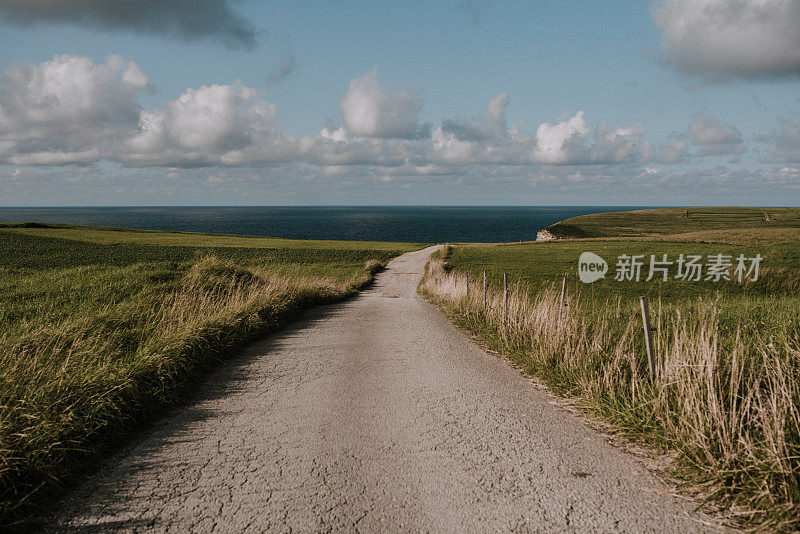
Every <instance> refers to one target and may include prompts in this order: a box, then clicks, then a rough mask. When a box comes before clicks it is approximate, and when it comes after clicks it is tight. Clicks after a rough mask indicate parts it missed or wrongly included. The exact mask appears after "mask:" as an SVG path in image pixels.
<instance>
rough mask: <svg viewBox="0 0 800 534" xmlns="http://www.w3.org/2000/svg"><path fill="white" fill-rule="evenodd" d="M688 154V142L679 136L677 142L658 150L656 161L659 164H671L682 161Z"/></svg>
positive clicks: (682, 136)
mask: <svg viewBox="0 0 800 534" xmlns="http://www.w3.org/2000/svg"><path fill="white" fill-rule="evenodd" d="M688 152H689V141H688V139H686V136H684V135H681V136H680V137H679V138H678V139H677V140H675V141H674V142H672V143H669V144H667V145H664V146H662V147H661V148H660V150H659V152H658V161H659V162H660V163H666V164H672V163H680V162H682V161H684V160H685V159H686V157H687V155H688Z"/></svg>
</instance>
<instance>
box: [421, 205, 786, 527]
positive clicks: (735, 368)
mask: <svg viewBox="0 0 800 534" xmlns="http://www.w3.org/2000/svg"><path fill="white" fill-rule="evenodd" d="M687 214H688V215H687ZM798 214H800V210H797V209H789V208H782V209H773V208H767V209H765V210H761V209H759V208H689V209H688V210H687V209H665V210H644V211H635V212H620V213H608V214H598V215H588V216H584V217H576V218H573V219H568V220H567V221H564V222H563V223H558V224H555V225H553V226H552V227H550V228H551V230H553V229H555V232H554V233H559V231H560V232H561V233H560V235H562V236H565V235H567V234H569V235H573V236H576V235H577V236H580V237H577V238H575V237H573V238H566V239H559V240H555V241H549V242H540V243H528V244H513V245H465V246H454V247H451V249H450V250H449V253H448V254H447V257H446V263H444V264H435V263H434V264H432V270H431V274H429V276H428V277H427V279H426V281H425V282H424V283H423V290H424V291H425V292H426V293H427V294H428V295H429V296H430V297H431V298H432V299H433V300H434V301H435V302H437V303H438V304H439V305H440V306H441V307H442V308H443V309H444V310H445V311H446V312H447V313H448V315H449V316H450V317H451V318H452V319H453V320H454V321H455V322H456V323H457V324H459V325H461V326H463V327H465V328H467V329H469V330H471V331H473V332H474V333H476V334H478V335H479V336H480V337H481V338H482V339H483V340H484V341H485V342H487V343H489V344H490V345H491V346H493V347H494V348H496V349H498V350H501V351H503V352H505V353H506V354H507V355H509V357H511V358H512V359H514V360H515V361H516V362H517V363H518V364H520V365H521V366H522V367H523V368H524V369H526V370H527V371H528V372H531V373H533V374H536V375H538V376H540V377H542V378H544V379H545V381H546V382H547V383H548V384H549V385H550V386H551V387H553V388H554V389H555V390H556V391H559V392H562V393H563V394H566V395H568V396H572V397H575V398H577V399H579V401H578V402H579V404H581V405H582V406H583V407H584V408H585V409H587V410H588V411H591V412H592V413H595V414H597V415H598V416H600V417H602V418H603V419H605V420H606V421H608V422H610V423H612V425H614V428H616V429H617V430H618V431H620V432H622V433H624V434H626V435H628V436H629V437H632V438H633V439H636V440H642V441H644V442H647V443H649V444H651V445H654V446H656V447H658V448H662V449H663V450H669V451H673V453H674V454H676V457H677V461H676V462H675V466H674V467H675V473H676V474H677V475H679V476H681V477H683V478H685V479H687V480H689V481H692V482H694V483H697V484H699V485H700V486H701V487H703V488H704V492H706V494H707V495H708V496H709V497H710V499H711V502H713V503H716V505H718V506H721V507H723V508H725V509H726V510H727V513H728V514H729V515H730V516H731V517H732V520H733V521H734V522H737V521H740V520H742V521H745V522H746V523H747V524H748V525H749V526H755V527H759V526H763V527H765V528H771V529H779V530H791V529H795V528H798V526H800V524H799V523H798V518H800V219H798V218H797V215H798ZM767 216H768V217H769V219H770V220H769V221H768V220H766V219H767ZM565 229H566V230H565ZM587 236H593V237H587ZM585 251H590V252H594V253H596V254H598V255H599V256H601V257H602V258H604V259H605V260H606V261H607V262H608V264H609V272H608V273H607V274H606V278H604V279H602V280H599V281H597V282H594V283H592V284H584V283H582V282H581V281H580V280H579V279H578V257H579V256H580V254H581V253H582V252H585ZM622 254H627V255H641V256H643V263H644V267H643V269H642V273H643V277H642V278H643V279H644V278H646V277H647V274H648V269H647V267H648V265H649V262H650V257H651V255H654V256H655V257H656V258H657V259H661V257H662V255H663V254H667V257H668V259H671V260H676V259H677V257H678V256H679V255H680V254H684V255H689V254H696V255H700V256H702V257H703V260H704V261H705V260H706V259H707V257H708V256H709V255H714V254H727V255H730V256H732V257H733V258H736V257H738V255H740V254H744V255H745V256H746V257H753V256H755V255H756V254H759V255H760V256H761V257H762V258H763V259H762V261H761V264H760V273H759V279H758V280H757V281H755V282H747V281H745V282H743V283H738V282H737V281H736V280H732V281H725V280H720V281H718V282H713V281H705V280H701V281H700V282H690V281H681V280H675V279H674V275H675V274H676V270H675V269H676V266H674V265H673V266H672V268H671V269H672V270H671V271H670V276H669V279H668V280H667V281H660V280H653V281H650V282H646V281H644V280H642V281H640V282H635V281H626V280H623V281H617V280H614V274H615V264H616V261H617V258H618V257H619V256H620V255H622ZM437 265H440V266H439V268H438V271H437ZM484 270H485V271H486V273H487V278H488V280H489V283H490V288H489V307H488V309H484V307H483V302H482V290H481V283H482V274H483V271H484ZM503 273H506V275H507V276H508V280H509V284H510V288H511V289H510V292H511V296H510V299H509V302H510V304H509V305H508V308H507V309H505V308H504V305H503V300H502V289H501V288H502V280H503ZM466 276H469V278H470V279H471V287H472V288H473V289H472V291H471V293H470V294H469V295H467V294H466V283H465V280H464V279H465V277H466ZM564 276H566V277H567V281H568V285H567V288H568V289H567V302H568V304H569V306H568V307H567V308H565V309H563V310H562V313H563V315H564V318H563V321H564V324H563V325H562V326H561V327H559V326H558V325H557V324H556V319H555V317H557V315H558V308H559V307H558V300H559V298H560V288H561V280H562V278H563V277H564ZM734 278H735V277H734ZM642 295H645V296H647V297H648V299H649V302H650V308H651V314H652V317H653V327H654V328H656V331H655V332H654V336H655V353H656V356H657V366H658V368H657V376H656V377H655V379H653V380H650V379H648V376H647V374H648V367H647V365H648V364H647V359H646V351H645V346H644V341H643V337H644V336H643V333H642V324H641V316H640V305H639V297H640V296H642Z"/></svg>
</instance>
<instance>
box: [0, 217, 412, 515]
mask: <svg viewBox="0 0 800 534" xmlns="http://www.w3.org/2000/svg"><path fill="white" fill-rule="evenodd" d="M36 226H38V227H36ZM416 248H419V246H418V245H414V244H407V243H366V242H346V241H297V240H286V239H272V238H258V237H242V236H221V235H203V234H188V233H168V232H146V231H126V230H122V229H100V228H85V227H68V226H48V225H3V226H2V227H0V530H2V529H4V528H11V527H13V526H17V527H24V526H30V525H31V523H30V521H31V520H32V518H35V516H36V514H37V513H39V511H40V508H39V505H41V503H43V502H44V501H45V500H46V499H47V497H48V496H49V495H51V494H52V492H53V491H58V490H59V488H61V487H62V486H63V484H64V483H66V482H68V481H69V480H70V479H71V478H73V477H74V476H75V475H76V473H80V472H81V471H82V470H83V469H84V468H85V467H86V466H87V465H89V464H91V461H92V459H93V458H95V457H96V455H97V454H98V453H100V452H102V451H103V450H106V449H108V448H109V447H112V446H113V445H114V444H115V443H118V442H119V440H121V439H123V438H124V436H126V435H127V433H129V432H130V431H131V429H133V428H136V427H137V426H138V425H140V424H141V423H142V422H144V421H146V420H147V419H149V418H151V417H152V416H153V415H155V414H158V413H159V411H160V410H161V409H163V408H164V407H165V406H167V405H169V404H170V403H172V402H174V401H175V400H179V399H181V398H183V397H185V396H186V395H187V394H190V393H191V391H192V387H193V385H194V384H196V383H197V379H198V378H199V377H200V376H202V374H203V373H204V372H205V371H206V370H208V369H210V368H212V367H213V366H214V365H216V364H217V363H218V362H219V361H220V360H221V359H223V358H224V357H226V356H227V355H230V354H231V353H232V352H234V351H235V350H237V349H239V348H241V347H242V346H244V345H245V344H246V343H248V342H249V341H251V340H253V339H255V338H257V337H259V336H263V335H264V334H266V333H269V332H272V331H274V330H275V329H277V328H279V327H280V326H282V325H284V324H286V323H287V322H288V321H289V320H291V319H292V318H293V317H296V315H297V314H298V313H299V312H300V311H302V310H303V309H305V308H308V307H310V306H312V305H315V304H320V303H324V302H332V301H335V300H338V299H341V298H345V297H347V296H349V295H352V294H354V293H355V292H356V291H357V290H358V289H359V288H360V287H362V286H363V285H364V284H366V283H368V282H369V281H370V280H371V277H372V274H373V273H374V272H375V269H376V267H377V266H379V265H380V264H383V263H385V262H386V261H388V260H389V259H390V258H392V257H393V256H396V255H398V254H400V253H402V252H406V251H409V250H414V249H416Z"/></svg>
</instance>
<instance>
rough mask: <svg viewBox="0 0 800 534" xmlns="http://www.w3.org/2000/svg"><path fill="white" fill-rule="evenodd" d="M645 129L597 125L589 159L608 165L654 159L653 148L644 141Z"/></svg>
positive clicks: (604, 123) (605, 124) (639, 125)
mask: <svg viewBox="0 0 800 534" xmlns="http://www.w3.org/2000/svg"><path fill="white" fill-rule="evenodd" d="M643 135H644V128H643V127H642V125H641V124H638V123H637V124H634V125H633V126H624V127H619V126H612V125H610V124H608V123H606V122H601V123H600V124H598V125H597V127H596V128H595V131H594V143H593V145H592V147H591V149H590V156H589V158H590V159H591V160H592V161H600V162H606V163H638V162H641V161H649V160H650V159H652V157H653V146H652V145H651V144H650V143H648V142H647V141H644V140H643V139H642V138H643Z"/></svg>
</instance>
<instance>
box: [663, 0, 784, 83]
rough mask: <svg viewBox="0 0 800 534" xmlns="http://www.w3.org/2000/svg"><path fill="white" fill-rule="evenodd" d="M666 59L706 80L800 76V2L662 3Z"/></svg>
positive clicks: (720, 0) (724, 0) (718, 0)
mask: <svg viewBox="0 0 800 534" xmlns="http://www.w3.org/2000/svg"><path fill="white" fill-rule="evenodd" d="M651 13H652V17H653V21H654V22H655V24H656V25H657V26H658V27H659V28H661V29H662V30H663V37H662V45H661V52H662V59H663V60H664V61H665V62H666V63H668V64H669V65H672V66H673V67H675V68H677V69H679V70H681V71H682V72H685V73H688V74H690V75H696V76H699V77H702V78H705V79H708V80H716V81H722V80H727V79H730V78H737V77H738V78H759V77H787V76H798V75H800V31H798V28H799V27H800V2H797V1H796V0H659V1H657V2H655V3H654V4H653V6H652V8H651Z"/></svg>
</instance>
